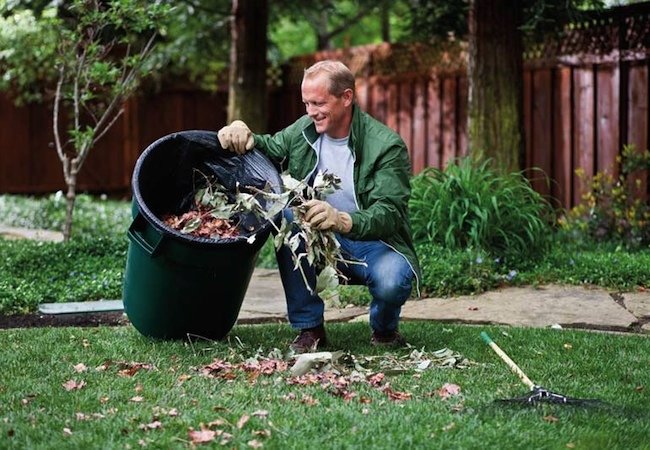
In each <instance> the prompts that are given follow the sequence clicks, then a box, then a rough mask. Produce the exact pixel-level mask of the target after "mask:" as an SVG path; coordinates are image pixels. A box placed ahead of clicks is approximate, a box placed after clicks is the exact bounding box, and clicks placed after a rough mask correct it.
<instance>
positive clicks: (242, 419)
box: [237, 414, 251, 430]
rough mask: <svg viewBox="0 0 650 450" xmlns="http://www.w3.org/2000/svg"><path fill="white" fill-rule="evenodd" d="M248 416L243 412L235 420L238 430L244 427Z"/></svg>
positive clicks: (248, 418)
mask: <svg viewBox="0 0 650 450" xmlns="http://www.w3.org/2000/svg"><path fill="white" fill-rule="evenodd" d="M250 418H251V416H249V415H247V414H244V415H243V416H241V417H240V418H239V420H238V421H237V428H238V429H239V430H241V429H242V428H244V425H246V423H247V422H248V421H249V420H250Z"/></svg>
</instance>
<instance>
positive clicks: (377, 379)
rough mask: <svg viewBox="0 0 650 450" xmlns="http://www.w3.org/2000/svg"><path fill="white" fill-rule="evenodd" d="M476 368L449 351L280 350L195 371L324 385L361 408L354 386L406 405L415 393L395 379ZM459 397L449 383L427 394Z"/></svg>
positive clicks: (368, 400) (292, 395) (216, 361)
mask: <svg viewBox="0 0 650 450" xmlns="http://www.w3.org/2000/svg"><path fill="white" fill-rule="evenodd" d="M473 365H476V363H475V362H474V361H471V360H469V359H467V358H466V357H464V356H463V355H461V354H459V353H457V352H455V351H453V350H451V349H448V348H443V349H440V350H437V351H434V352H427V351H425V350H424V349H421V350H417V349H412V350H411V352H410V353H409V354H408V355H403V356H396V355H393V354H384V355H380V356H355V355H353V354H352V353H350V352H343V351H336V352H316V353H303V354H300V355H291V354H290V355H282V353H281V352H280V351H279V350H278V349H274V350H273V351H271V352H270V353H269V354H268V355H263V354H261V352H260V351H258V353H257V354H256V355H254V356H253V357H250V358H248V359H246V360H245V361H243V362H239V363H235V362H230V361H228V360H225V359H221V358H216V359H214V360H213V361H212V362H211V363H209V364H206V365H204V366H202V367H198V368H195V370H197V371H198V372H199V373H200V374H201V375H202V376H205V377H209V378H216V379H224V380H235V379H239V378H245V379H246V380H247V381H248V382H249V383H251V384H255V383H256V382H257V379H258V378H259V377H260V376H271V375H280V376H281V377H282V378H283V379H284V382H285V383H286V384H287V385H290V386H297V387H303V386H320V387H321V388H322V389H323V390H325V391H326V392H328V393H329V394H331V395H332V396H334V397H338V398H341V399H343V400H344V401H346V402H348V401H351V400H353V399H356V400H358V401H359V402H361V403H371V402H372V399H371V398H369V397H364V396H360V395H359V394H358V393H357V392H355V386H363V385H365V386H370V387H372V388H373V390H376V391H378V392H381V393H382V395H383V396H386V397H387V398H388V399H389V400H391V401H394V402H403V401H407V400H410V399H411V398H412V394H411V393H410V392H401V391H396V390H394V389H393V388H392V387H391V385H390V381H389V377H390V376H391V375H396V374H404V373H414V374H417V373H421V372H424V371H426V370H432V369H465V368H469V367H471V366H473ZM459 393H460V387H459V386H457V385H454V384H450V383H446V384H444V385H443V386H442V387H441V388H440V389H437V390H436V391H434V392H431V393H429V394H428V395H431V396H436V397H440V398H442V399H443V400H444V399H447V398H449V397H452V396H458V395H459ZM297 398H298V397H297V396H296V394H295V393H293V392H292V393H290V394H288V396H287V397H286V399H287V400H295V399H297ZM301 402H303V403H307V404H310V403H311V402H317V400H315V399H313V398H311V397H310V396H307V395H303V396H302V400H301ZM311 404H314V403H311Z"/></svg>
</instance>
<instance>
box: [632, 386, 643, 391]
mask: <svg viewBox="0 0 650 450" xmlns="http://www.w3.org/2000/svg"><path fill="white" fill-rule="evenodd" d="M643 389H644V387H643V386H641V385H639V386H637V387H635V388H634V390H635V391H637V392H643Z"/></svg>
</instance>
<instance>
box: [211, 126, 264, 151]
mask: <svg viewBox="0 0 650 450" xmlns="http://www.w3.org/2000/svg"><path fill="white" fill-rule="evenodd" d="M217 137H218V138H219V144H221V146H222V147H223V148H227V149H228V150H230V151H232V152H235V153H237V154H239V155H243V154H244V153H246V152H247V151H248V150H250V149H251V148H253V145H254V144H255V140H254V138H253V133H251V130H250V128H248V125H246V124H245V123H244V122H242V121H241V120H234V121H233V122H232V123H231V124H230V125H228V126H225V127H223V128H222V129H220V130H219V132H218V133H217Z"/></svg>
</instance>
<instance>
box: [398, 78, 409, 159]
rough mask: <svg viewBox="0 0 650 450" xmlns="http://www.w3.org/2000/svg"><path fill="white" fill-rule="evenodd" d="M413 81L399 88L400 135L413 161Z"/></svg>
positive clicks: (403, 83)
mask: <svg viewBox="0 0 650 450" xmlns="http://www.w3.org/2000/svg"><path fill="white" fill-rule="evenodd" d="M411 85H412V81H411V80H405V81H402V82H401V83H400V84H399V86H398V92H399V101H398V104H399V105H398V108H399V109H398V112H397V117H398V121H397V123H398V125H397V126H398V130H399V135H400V136H401V137H402V139H403V140H404V143H405V144H406V148H407V149H408V152H409V157H410V158H411V161H412V160H413V120H412V114H413V101H412V100H411V91H412V89H411Z"/></svg>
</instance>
